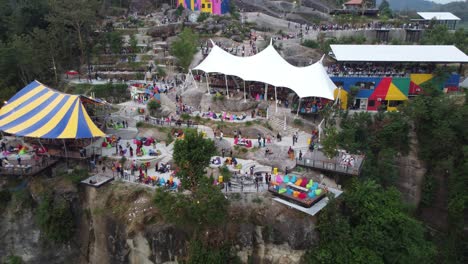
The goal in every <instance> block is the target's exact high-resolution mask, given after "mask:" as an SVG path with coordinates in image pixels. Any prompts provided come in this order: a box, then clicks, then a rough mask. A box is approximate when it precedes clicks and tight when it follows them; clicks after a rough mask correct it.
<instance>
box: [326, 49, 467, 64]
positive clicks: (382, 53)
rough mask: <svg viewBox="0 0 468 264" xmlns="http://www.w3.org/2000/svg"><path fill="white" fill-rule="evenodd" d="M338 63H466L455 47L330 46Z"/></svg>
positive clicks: (463, 54)
mask: <svg viewBox="0 0 468 264" xmlns="http://www.w3.org/2000/svg"><path fill="white" fill-rule="evenodd" d="M330 47H331V49H332V52H333V55H334V58H335V59H336V60H337V61H343V62H344V61H348V62H434V63H466V62H468V56H467V55H466V54H465V53H463V51H461V50H459V49H458V48H457V47H455V46H453V45H451V46H450V45H447V46H444V45H330Z"/></svg>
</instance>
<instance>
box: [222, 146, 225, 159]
mask: <svg viewBox="0 0 468 264" xmlns="http://www.w3.org/2000/svg"><path fill="white" fill-rule="evenodd" d="M224 153H225V150H224V148H222V149H221V157H223V158H224Z"/></svg>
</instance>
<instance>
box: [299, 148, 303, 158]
mask: <svg viewBox="0 0 468 264" xmlns="http://www.w3.org/2000/svg"><path fill="white" fill-rule="evenodd" d="M299 160H302V150H299Z"/></svg>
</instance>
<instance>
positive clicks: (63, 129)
mask: <svg viewBox="0 0 468 264" xmlns="http://www.w3.org/2000/svg"><path fill="white" fill-rule="evenodd" d="M0 131H4V132H6V133H10V134H13V135H16V136H23V137H34V138H52V139H53V138H60V139H67V138H93V137H103V136H105V134H104V133H103V132H102V131H101V130H100V129H99V128H98V127H97V126H96V125H95V124H94V123H93V121H92V120H91V118H90V117H89V115H88V113H87V112H86V109H85V108H84V106H83V104H82V102H81V98H80V96H79V95H71V94H65V93H61V92H58V91H56V90H53V89H51V88H49V87H47V86H45V85H44V84H42V83H40V82H38V81H34V82H32V83H30V84H29V85H27V86H26V87H24V88H23V89H21V90H20V91H19V92H18V93H16V94H15V95H14V96H13V97H12V98H11V99H10V100H9V101H8V102H7V103H6V104H5V105H4V106H3V107H2V109H0Z"/></svg>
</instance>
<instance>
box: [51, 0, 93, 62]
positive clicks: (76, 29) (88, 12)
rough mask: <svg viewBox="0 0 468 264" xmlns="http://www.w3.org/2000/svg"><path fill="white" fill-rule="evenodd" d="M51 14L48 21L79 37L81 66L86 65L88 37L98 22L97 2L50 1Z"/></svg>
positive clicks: (87, 0)
mask: <svg viewBox="0 0 468 264" xmlns="http://www.w3.org/2000/svg"><path fill="white" fill-rule="evenodd" d="M49 5H50V7H51V10H50V11H51V12H50V14H49V16H48V17H47V20H48V21H49V22H50V23H52V24H56V25H62V27H66V28H70V29H72V31H73V33H74V34H76V36H77V40H78V41H77V44H78V50H79V52H80V65H83V64H84V60H85V55H86V52H85V49H86V47H87V45H88V36H89V34H90V33H91V30H92V27H93V25H95V23H96V20H97V18H98V17H97V11H98V8H99V3H98V1H97V0H49Z"/></svg>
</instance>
